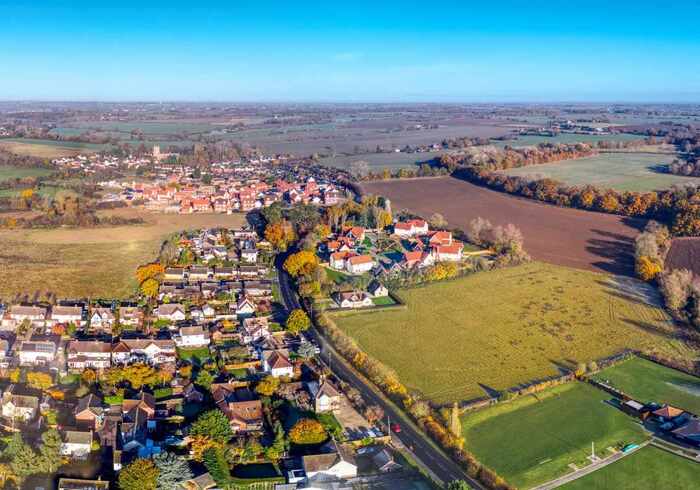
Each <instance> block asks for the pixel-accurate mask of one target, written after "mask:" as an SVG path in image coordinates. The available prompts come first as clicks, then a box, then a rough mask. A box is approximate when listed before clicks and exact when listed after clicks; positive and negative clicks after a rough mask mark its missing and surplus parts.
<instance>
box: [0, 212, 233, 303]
mask: <svg viewBox="0 0 700 490" xmlns="http://www.w3.org/2000/svg"><path fill="white" fill-rule="evenodd" d="M111 213H112V214H119V215H122V216H125V217H134V216H141V217H143V219H144V220H145V222H146V223H145V224H143V225H133V226H113V227H104V228H102V227H100V228H87V229H86V228H72V229H71V228H59V229H51V230H4V231H2V232H0V270H2V271H3V281H2V283H0V298H1V299H3V300H6V301H11V300H12V299H13V298H15V296H16V295H21V296H24V295H26V296H27V297H28V298H34V297H38V298H42V299H43V298H44V297H45V295H46V293H48V292H51V293H54V294H56V295H57V296H58V297H59V298H60V297H64V298H65V297H69V298H79V297H92V298H97V297H103V298H112V297H114V298H124V297H129V296H130V295H131V294H132V293H133V292H134V289H135V287H136V283H135V279H134V272H135V270H136V267H138V266H139V265H141V264H143V263H146V262H150V261H152V260H154V259H155V258H156V257H157V255H158V251H159V250H160V246H161V243H162V241H163V240H164V239H165V238H166V237H167V236H168V235H170V234H171V233H174V232H176V231H179V230H184V229H195V228H202V227H209V226H230V227H236V226H239V225H241V224H242V223H244V221H245V217H244V216H243V215H239V214H234V215H230V216H229V215H225V214H190V215H166V214H155V213H146V212H142V211H137V210H132V209H122V210H115V211H112V212H111Z"/></svg>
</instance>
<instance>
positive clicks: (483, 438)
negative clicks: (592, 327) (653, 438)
mask: <svg viewBox="0 0 700 490" xmlns="http://www.w3.org/2000/svg"><path fill="white" fill-rule="evenodd" d="M609 398H610V395H608V394H607V393H605V392H604V391H601V390H598V389H596V388H594V387H593V386H591V385H588V384H584V383H569V384H566V385H562V386H557V387H555V388H553V389H551V390H548V391H546V392H544V393H538V394H537V396H533V395H530V396H527V397H524V398H521V399H517V400H515V401H514V402H511V403H504V404H501V405H496V406H494V407H492V408H487V409H484V410H479V411H476V412H472V413H468V414H467V415H465V416H464V417H463V419H462V433H463V435H464V438H465V441H466V442H465V444H466V447H467V449H469V450H470V451H471V452H473V453H474V455H475V456H476V457H477V459H478V460H479V461H481V462H482V463H484V464H485V465H487V466H489V467H490V468H493V469H494V470H495V471H496V472H497V473H498V474H499V475H501V476H502V477H503V478H505V479H506V480H507V481H508V482H509V483H510V484H512V485H515V486H517V487H519V488H528V487H532V486H535V485H538V484H541V483H545V482H547V481H550V480H552V479H554V478H557V477H559V476H562V475H564V474H566V473H568V472H570V471H571V469H570V468H569V464H571V463H574V464H576V465H577V466H578V467H579V468H580V467H583V466H586V465H587V464H589V460H588V459H587V456H588V455H590V453H591V442H594V443H595V448H596V454H597V455H598V456H599V457H604V456H608V455H610V454H611V452H610V451H609V450H608V448H609V447H613V448H614V447H616V446H618V445H620V444H622V445H625V444H629V443H640V442H642V441H643V440H644V439H645V434H644V431H643V430H642V427H641V425H639V424H638V423H636V422H635V421H634V419H633V418H631V417H629V416H627V415H625V414H624V413H623V412H621V411H620V410H618V409H616V408H614V407H612V406H611V405H608V404H606V403H605V400H607V399H609Z"/></svg>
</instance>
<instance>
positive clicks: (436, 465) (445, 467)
mask: <svg viewBox="0 0 700 490" xmlns="http://www.w3.org/2000/svg"><path fill="white" fill-rule="evenodd" d="M285 258H286V254H279V255H278V257H277V261H276V266H277V272H278V278H279V285H280V293H281V295H282V300H283V301H284V303H285V307H286V308H287V309H288V310H293V309H295V308H301V304H300V303H299V299H298V298H297V295H296V292H295V291H294V288H293V287H292V285H291V279H290V277H289V275H288V274H287V272H286V271H285V270H284V269H283V268H282V264H283V263H284V259H285ZM307 336H308V337H310V338H311V339H313V340H315V341H316V342H318V345H319V346H320V347H321V350H322V354H323V356H322V358H323V360H327V363H326V364H327V365H329V367H332V371H333V373H334V374H335V375H336V376H337V377H338V378H339V379H342V380H343V381H345V382H346V383H349V384H350V385H352V386H353V387H354V388H356V389H357V390H359V391H360V393H361V394H362V396H363V397H364V399H365V400H366V401H367V402H368V403H370V404H372V405H379V406H380V407H382V409H383V410H384V413H385V414H386V415H388V416H389V417H390V418H391V420H392V421H400V423H401V424H400V425H401V432H400V433H398V434H392V437H394V438H397V439H398V440H399V441H400V442H401V443H402V444H403V445H404V446H405V447H406V448H410V451H411V452H412V453H413V455H414V456H415V458H416V459H417V460H419V462H420V463H422V464H423V466H425V467H427V468H429V469H430V472H431V473H433V474H434V476H435V477H437V478H438V479H440V480H441V481H442V482H443V483H447V482H450V481H453V480H464V481H466V482H468V483H469V484H470V485H471V486H472V487H473V488H478V489H482V488H484V487H483V486H482V485H481V484H480V483H479V482H478V481H476V480H474V479H473V478H471V477H469V476H468V475H467V474H466V473H465V472H464V471H463V470H462V468H461V467H460V466H459V465H457V464H456V463H455V462H454V461H453V460H452V459H451V458H450V457H449V456H447V455H446V454H445V453H444V452H442V451H441V450H440V449H439V448H438V447H437V446H435V445H434V444H432V443H431V442H430V441H428V440H427V438H426V437H425V436H424V435H423V434H422V433H421V432H420V431H419V429H418V428H417V427H415V425H414V424H413V423H412V422H411V421H410V420H408V418H407V416H406V415H405V414H403V413H401V412H400V410H399V409H398V408H397V407H396V406H394V404H393V403H391V402H390V401H389V400H388V399H386V398H385V397H384V396H383V395H382V394H381V393H379V392H378V390H377V388H376V387H374V385H373V384H372V383H371V382H370V381H368V380H367V379H365V378H364V377H363V376H362V375H360V374H359V373H358V372H357V371H356V370H355V369H353V368H352V366H350V365H349V364H348V363H347V362H346V361H345V359H344V358H343V357H342V356H341V355H340V354H338V353H337V352H336V351H335V349H334V348H333V346H332V345H330V343H329V342H327V341H326V340H325V339H324V338H323V336H322V335H321V334H320V333H319V332H318V330H317V329H316V328H315V327H314V328H312V329H310V330H309V331H308V332H307Z"/></svg>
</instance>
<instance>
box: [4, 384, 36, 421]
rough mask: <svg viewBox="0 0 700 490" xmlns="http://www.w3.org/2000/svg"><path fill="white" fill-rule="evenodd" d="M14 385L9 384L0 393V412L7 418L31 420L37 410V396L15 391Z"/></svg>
mask: <svg viewBox="0 0 700 490" xmlns="http://www.w3.org/2000/svg"><path fill="white" fill-rule="evenodd" d="M15 391H16V390H15V385H9V386H8V387H7V388H6V389H5V391H4V392H3V393H2V401H0V414H2V416H3V418H5V419H9V420H21V421H23V422H28V421H30V420H32V419H33V418H34V417H35V416H36V414H37V413H38V411H39V398H38V397H36V396H30V395H18V394H16V393H15Z"/></svg>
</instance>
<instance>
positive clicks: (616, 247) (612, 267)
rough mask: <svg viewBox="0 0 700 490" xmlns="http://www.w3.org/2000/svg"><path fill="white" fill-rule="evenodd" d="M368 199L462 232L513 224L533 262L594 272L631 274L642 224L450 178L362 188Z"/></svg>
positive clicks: (393, 182) (397, 182) (367, 184)
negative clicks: (482, 221)
mask: <svg viewBox="0 0 700 490" xmlns="http://www.w3.org/2000/svg"><path fill="white" fill-rule="evenodd" d="M362 188H363V189H364V191H365V192H366V193H368V194H376V195H381V196H386V197H387V198H389V199H390V200H391V204H392V207H393V209H395V210H400V209H408V210H411V211H413V212H415V213H417V214H419V215H421V216H424V217H426V218H428V217H429V216H431V215H432V214H433V213H440V214H441V215H442V216H444V217H445V219H447V221H448V223H449V224H450V226H453V227H457V228H461V229H466V228H467V226H468V225H469V222H470V221H472V220H473V219H475V218H477V217H482V218H486V219H488V220H489V221H491V223H492V224H494V225H505V224H507V223H513V224H514V225H515V226H517V227H518V228H520V230H521V231H522V232H523V235H524V236H525V248H526V249H527V251H528V253H529V254H530V255H531V256H532V257H533V258H534V259H536V260H541V261H544V262H549V263H552V264H557V265H564V266H568V267H576V268H579V269H587V270H592V271H597V272H612V273H614V274H626V275H632V274H633V273H634V260H633V257H632V241H633V238H634V236H635V235H636V234H637V233H638V229H640V228H642V227H643V226H644V220H634V219H630V218H624V217H621V216H614V215H606V214H602V213H594V212H589V211H581V210H578V209H567V208H560V207H556V206H550V205H547V204H541V203H538V202H534V201H529V200H526V199H520V198H517V197H514V196H509V195H506V194H503V193H501V192H496V191H492V190H489V189H485V188H483V187H479V186H477V185H474V184H471V183H469V182H466V181H463V180H460V179H456V178H453V177H439V178H427V179H407V180H391V181H381V182H368V183H363V185H362Z"/></svg>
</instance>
